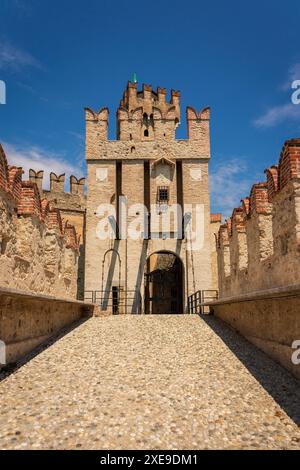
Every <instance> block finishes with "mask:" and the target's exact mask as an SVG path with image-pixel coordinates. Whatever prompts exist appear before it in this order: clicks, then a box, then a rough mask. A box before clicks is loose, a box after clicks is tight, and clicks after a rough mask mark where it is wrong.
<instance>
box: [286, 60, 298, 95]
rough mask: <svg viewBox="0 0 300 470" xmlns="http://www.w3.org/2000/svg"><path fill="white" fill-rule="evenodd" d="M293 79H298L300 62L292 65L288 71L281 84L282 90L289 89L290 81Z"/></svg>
mask: <svg viewBox="0 0 300 470" xmlns="http://www.w3.org/2000/svg"><path fill="white" fill-rule="evenodd" d="M294 80H300V62H298V63H296V64H294V65H292V66H291V67H290V68H289V71H288V78H287V80H286V82H285V83H284V84H283V86H282V89H283V90H291V87H292V83H293V81H294Z"/></svg>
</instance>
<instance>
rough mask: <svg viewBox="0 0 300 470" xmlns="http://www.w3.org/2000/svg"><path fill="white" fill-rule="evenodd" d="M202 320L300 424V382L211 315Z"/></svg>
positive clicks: (299, 424) (202, 317)
mask: <svg viewBox="0 0 300 470" xmlns="http://www.w3.org/2000/svg"><path fill="white" fill-rule="evenodd" d="M200 318H201V320H203V321H204V322H205V323H206V324H207V325H208V326H209V327H210V328H211V329H212V330H213V331H214V332H215V333H216V334H217V335H218V336H219V337H220V338H221V339H222V341H223V342H224V343H225V344H226V346H228V348H229V349H230V350H231V351H232V352H233V353H234V354H235V356H236V357H237V358H238V359H239V360H240V361H241V362H242V363H243V364H244V366H245V367H246V368H247V369H248V370H249V372H250V373H251V374H252V376H253V377H255V379H256V380H257V381H258V382H259V383H260V384H261V386H262V387H263V388H264V389H265V390H266V391H267V392H268V393H269V395H271V396H272V398H273V399H274V400H275V401H276V402H277V403H278V405H279V406H280V407H281V408H282V409H283V410H284V411H285V412H286V414H287V415H288V416H289V417H290V418H291V419H292V420H293V421H294V422H295V423H296V424H297V425H298V426H300V382H299V380H297V379H296V378H294V377H293V376H292V375H291V374H290V373H289V372H288V371H287V370H286V369H284V368H283V367H282V366H281V365H280V364H278V363H276V362H275V361H273V360H272V359H270V358H269V357H268V356H267V355H266V354H265V353H264V352H262V351H261V350H260V349H258V348H257V347H256V346H254V345H253V344H251V343H250V342H249V341H248V340H246V339H245V338H244V337H243V336H241V335H240V334H239V333H237V332H236V331H234V330H233V329H231V328H230V327H229V326H227V325H226V324H225V323H224V322H222V320H220V319H218V318H216V317H214V316H204V315H203V316H201V317H200Z"/></svg>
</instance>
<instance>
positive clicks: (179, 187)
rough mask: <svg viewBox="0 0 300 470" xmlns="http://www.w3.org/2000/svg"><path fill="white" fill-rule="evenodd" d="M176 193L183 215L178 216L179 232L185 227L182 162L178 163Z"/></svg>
mask: <svg viewBox="0 0 300 470" xmlns="http://www.w3.org/2000/svg"><path fill="white" fill-rule="evenodd" d="M176 186H177V187H176V191H177V204H178V205H179V206H180V207H181V214H180V213H179V214H178V221H177V224H178V225H177V226H178V230H179V229H180V227H183V220H182V215H183V181H182V162H180V161H177V162H176ZM182 238H184V233H182Z"/></svg>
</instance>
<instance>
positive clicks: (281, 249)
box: [217, 139, 300, 297]
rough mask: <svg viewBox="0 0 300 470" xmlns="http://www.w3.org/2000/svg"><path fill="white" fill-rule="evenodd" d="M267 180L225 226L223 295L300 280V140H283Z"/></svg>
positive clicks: (222, 236)
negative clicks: (276, 160)
mask: <svg viewBox="0 0 300 470" xmlns="http://www.w3.org/2000/svg"><path fill="white" fill-rule="evenodd" d="M265 173H266V176H267V181H265V182H261V183H256V184H254V185H253V186H252V189H251V192H250V196H249V197H246V198H244V199H243V200H242V201H241V202H242V204H241V206H240V207H238V208H235V209H234V210H233V212H232V216H231V217H230V219H228V220H227V221H226V223H225V224H224V225H222V226H221V227H220V230H219V233H218V241H217V251H218V268H219V286H220V296H221V297H227V296H236V295H239V294H242V293H245V292H253V291H259V290H261V289H268V288H274V287H284V286H289V285H293V284H297V283H298V282H299V279H300V263H299V253H300V235H299V234H300V139H292V140H289V141H287V142H286V143H285V144H284V147H283V149H282V152H281V156H280V161H279V164H278V165H274V166H272V167H271V168H268V169H267V170H266V172H265Z"/></svg>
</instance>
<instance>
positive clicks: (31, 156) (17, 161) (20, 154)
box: [3, 143, 84, 189]
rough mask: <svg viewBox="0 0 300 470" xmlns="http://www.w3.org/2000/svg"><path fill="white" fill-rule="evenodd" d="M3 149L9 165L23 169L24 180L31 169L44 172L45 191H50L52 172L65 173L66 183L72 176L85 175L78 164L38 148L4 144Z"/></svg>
mask: <svg viewBox="0 0 300 470" xmlns="http://www.w3.org/2000/svg"><path fill="white" fill-rule="evenodd" d="M3 148H4V151H5V154H6V156H7V160H8V163H9V165H14V166H17V167H22V168H23V170H24V172H25V173H24V176H23V178H24V179H28V171H29V170H30V169H31V168H32V169H33V170H35V171H40V170H44V181H43V183H44V189H49V186H50V173H51V172H54V173H56V174H57V175H61V174H63V173H65V174H66V181H67V179H68V177H69V176H71V175H75V176H77V177H81V176H83V173H84V170H83V168H82V166H80V165H78V164H77V163H75V164H72V163H70V162H68V161H67V160H66V159H65V158H64V156H63V155H60V154H58V153H55V152H49V151H47V150H45V149H42V148H40V147H37V146H18V145H14V144H10V143H3ZM66 189H67V185H66Z"/></svg>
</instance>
